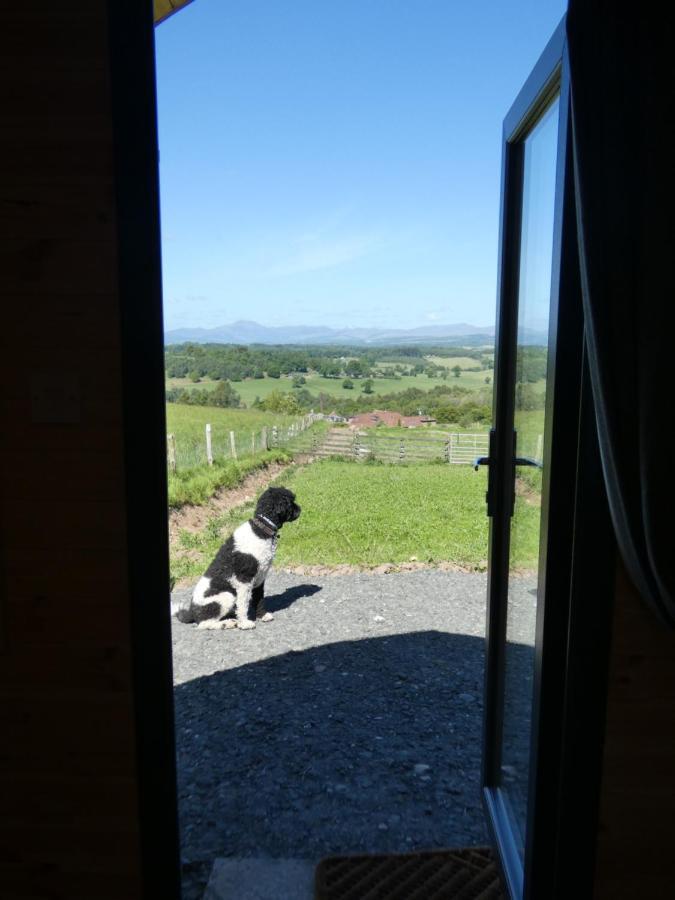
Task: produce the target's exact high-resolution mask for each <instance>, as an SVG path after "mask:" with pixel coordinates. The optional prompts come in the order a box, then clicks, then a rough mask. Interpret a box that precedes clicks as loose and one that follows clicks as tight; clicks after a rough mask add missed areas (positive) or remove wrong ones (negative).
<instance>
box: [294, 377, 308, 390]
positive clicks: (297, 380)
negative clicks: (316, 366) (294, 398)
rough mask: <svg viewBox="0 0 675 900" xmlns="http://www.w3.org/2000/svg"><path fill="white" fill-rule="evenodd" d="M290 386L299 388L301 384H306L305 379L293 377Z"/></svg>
mask: <svg viewBox="0 0 675 900" xmlns="http://www.w3.org/2000/svg"><path fill="white" fill-rule="evenodd" d="M292 384H293V387H294V388H301V387H302V386H303V384H307V379H306V378H304V376H302V375H294V376H293V381H292Z"/></svg>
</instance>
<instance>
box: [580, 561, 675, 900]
mask: <svg viewBox="0 0 675 900" xmlns="http://www.w3.org/2000/svg"><path fill="white" fill-rule="evenodd" d="M613 628H614V631H613V638H612V652H611V661H610V684H609V696H608V703H607V730H606V738H605V750H604V765H603V777H602V792H601V800H600V825H599V833H598V846H597V863H596V883H595V898H596V900H623V898H626V900H628V898H631V900H634V898H635V897H644V898H649V900H670V898H672V897H674V896H675V875H674V874H673V869H672V865H673V859H674V855H673V839H674V837H675V633H673V632H669V631H667V630H665V629H664V628H663V627H662V626H661V625H659V623H658V622H657V621H656V619H655V618H654V617H653V615H652V613H651V612H649V611H648V610H647V609H646V608H645V607H644V606H643V605H642V603H641V602H640V598H639V596H638V595H637V593H636V591H635V589H634V587H633V586H632V584H631V583H630V582H629V580H628V578H627V576H626V574H625V572H624V571H623V570H622V569H621V570H620V571H619V574H618V579H617V589H616V606H615V614H614V625H613Z"/></svg>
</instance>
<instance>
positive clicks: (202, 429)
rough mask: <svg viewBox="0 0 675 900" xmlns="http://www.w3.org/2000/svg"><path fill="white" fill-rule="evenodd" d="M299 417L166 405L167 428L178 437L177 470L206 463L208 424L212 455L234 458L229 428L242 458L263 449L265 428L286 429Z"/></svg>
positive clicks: (261, 411) (260, 411)
mask: <svg viewBox="0 0 675 900" xmlns="http://www.w3.org/2000/svg"><path fill="white" fill-rule="evenodd" d="M298 420H299V417H298V416H285V415H281V414H279V413H271V412H266V411H263V410H257V409H221V408H220V407H217V406H187V405H184V404H181V403H167V405H166V430H167V433H168V434H173V435H174V438H175V442H176V465H177V468H178V470H180V469H182V468H185V467H192V466H197V465H203V464H205V463H206V425H207V423H208V424H210V425H211V444H212V450H213V458H214V459H215V460H219V459H230V458H231V457H232V448H231V443H230V431H234V434H235V446H236V450H237V457H238V458H239V459H241V458H245V457H247V456H250V455H252V454H253V453H257V452H259V451H260V450H262V449H264V448H263V447H262V444H261V435H262V429H263V427H267V428H268V429H271V428H272V426H274V425H276V426H277V427H278V428H280V429H281V428H287V427H288V426H289V425H291V424H292V423H293V422H297V421H298Z"/></svg>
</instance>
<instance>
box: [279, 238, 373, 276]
mask: <svg viewBox="0 0 675 900" xmlns="http://www.w3.org/2000/svg"><path fill="white" fill-rule="evenodd" d="M383 244H384V241H383V240H382V238H381V237H380V236H379V235H375V234H363V235H352V236H350V237H341V238H326V237H323V236H321V235H308V234H304V235H303V236H302V237H301V238H299V239H298V240H296V241H295V242H294V246H293V248H292V249H291V250H290V252H289V254H288V257H287V258H286V259H285V260H284V261H283V262H280V263H278V264H276V265H273V266H272V267H271V268H270V269H269V270H268V274H270V275H300V274H302V273H304V272H317V271H319V270H320V269H332V268H335V267H336V266H342V265H345V264H347V263H350V262H353V261H354V260H357V259H362V258H363V257H365V256H369V255H370V254H372V253H374V252H376V251H377V250H379V249H380V248H381V247H382V246H383Z"/></svg>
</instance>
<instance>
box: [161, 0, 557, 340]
mask: <svg viewBox="0 0 675 900" xmlns="http://www.w3.org/2000/svg"><path fill="white" fill-rule="evenodd" d="M564 11H565V3H563V2H558V0H512V2H506V0H504V2H496V0H493V2H473V3H459V2H455V0H311V2H310V0H286V2H283V0H194V2H193V3H192V4H190V5H189V6H188V7H186V8H185V9H184V10H183V11H182V12H180V13H178V14H176V15H174V16H172V17H171V18H170V19H168V20H167V21H166V22H164V23H163V24H162V25H160V26H159V27H158V28H157V29H156V45H157V92H158V117H159V146H160V185H161V206H162V256H163V263H162V264H163V277H164V317H165V326H166V328H167V329H170V328H177V327H181V326H202V327H213V326H216V325H222V324H225V323H228V322H232V321H235V320H236V319H253V320H255V321H258V322H260V323H262V324H265V325H299V324H307V325H316V324H320V325H329V326H333V327H387V328H390V327H401V328H411V327H416V326H421V325H428V324H429V323H433V322H436V323H440V324H448V323H454V322H470V323H472V324H475V325H489V324H492V323H493V322H494V312H495V294H496V268H497V238H498V218H499V191H500V184H499V181H500V161H501V126H502V120H503V118H504V116H505V114H506V112H507V111H508V108H509V106H510V105H511V102H512V101H513V99H514V98H515V96H516V94H517V92H518V90H519V89H520V87H521V85H522V83H523V82H524V80H525V78H526V77H527V75H528V74H529V71H530V70H531V68H532V66H533V65H534V63H535V62H536V60H537V57H538V55H539V53H540V52H541V50H542V49H543V47H544V45H545V44H546V41H547V40H548V38H549V37H550V35H551V33H552V32H553V30H554V28H555V26H556V25H557V23H558V22H559V21H560V18H561V17H562V15H563V13H564Z"/></svg>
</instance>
